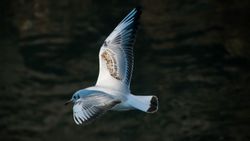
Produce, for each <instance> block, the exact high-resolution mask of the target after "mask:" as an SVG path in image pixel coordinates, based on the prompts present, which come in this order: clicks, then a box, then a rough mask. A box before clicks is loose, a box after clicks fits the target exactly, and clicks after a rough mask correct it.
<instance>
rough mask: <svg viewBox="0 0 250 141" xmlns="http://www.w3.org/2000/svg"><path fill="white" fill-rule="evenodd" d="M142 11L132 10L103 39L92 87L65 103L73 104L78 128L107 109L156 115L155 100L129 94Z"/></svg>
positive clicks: (154, 98) (156, 99) (138, 8)
mask: <svg viewBox="0 0 250 141" xmlns="http://www.w3.org/2000/svg"><path fill="white" fill-rule="evenodd" d="M140 15H141V8H140V7H136V8H134V9H133V10H132V11H131V12H130V13H129V14H128V15H127V16H126V17H125V18H124V19H123V20H122V21H121V22H120V23H119V24H118V25H117V27H116V28H115V29H114V30H113V32H111V34H110V35H109V36H108V37H107V38H106V40H105V41H104V43H103V45H102V46H101V49H100V52H99V75H98V79H97V82H96V84H95V86H91V87H88V88H85V89H81V90H78V91H76V92H75V93H74V94H73V96H72V98H71V99H70V100H69V101H67V102H66V103H65V105H67V104H68V103H73V104H74V105H73V119H74V121H75V123H76V124H77V125H81V124H82V125H84V124H88V123H90V122H91V121H93V120H95V119H96V118H97V117H100V116H101V115H103V114H104V113H106V112H107V111H109V110H114V111H125V110H140V111H143V112H146V113H155V112H156V111H157V110H158V98H157V97H156V96H154V95H151V96H143V95H140V96H139V95H134V94H132V93H131V92H130V81H131V77H132V72H133V63H134V57H133V45H134V42H135V37H136V32H137V28H138V20H139V17H140Z"/></svg>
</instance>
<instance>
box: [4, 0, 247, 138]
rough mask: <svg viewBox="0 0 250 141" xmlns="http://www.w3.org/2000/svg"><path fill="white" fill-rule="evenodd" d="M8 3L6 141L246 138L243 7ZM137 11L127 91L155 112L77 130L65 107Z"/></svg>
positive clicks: (91, 80) (120, 115)
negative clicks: (155, 101) (149, 99)
mask: <svg viewBox="0 0 250 141" xmlns="http://www.w3.org/2000/svg"><path fill="white" fill-rule="evenodd" d="M2 4H3V5H4V6H1V9H2V11H3V13H2V14H1V19H4V20H3V22H2V23H1V39H0V46H1V51H0V66H1V69H0V70H1V71H0V78H1V82H0V140H1V141H10V140H11V141H12V140H18V141H19V140H20V141H24V140H25V141H26V140H27V141H39V140H52V141H57V140H58V141H62V140H65V141H66V140H86V141H95V140H100V141H104V140H107V141H127V140H130V141H132V140H134V141H140V140H141V141H247V140H250V135H249V131H250V102H249V101H250V96H249V91H250V71H249V65H250V61H249V55H250V49H249V45H250V44H249V40H248V39H249V37H250V36H248V35H249V28H248V26H247V25H248V24H247V23H249V22H248V21H247V20H246V18H247V17H248V16H247V12H248V9H249V5H248V3H247V1H242V2H241V4H239V3H238V2H236V1H234V0H230V1H228V2H225V3H222V2H218V1H215V0H212V1H209V2H208V1H193V0H188V1H186V2H181V1H160V0H157V1H135V2H134V1H114V0H113V1H110V2H107V1H103V2H93V1H90V0H89V1H88V0H82V1H80V0H75V1H69V0H61V1H53V2H51V1H48V0H44V1H36V2H35V1H33V2H28V1H26V0H17V1H16V2H15V3H14V2H10V1H7V0H4V1H2ZM138 4H139V5H142V7H143V14H142V17H141V25H140V29H139V32H138V34H137V35H138V36H137V42H136V45H135V68H134V73H133V79H132V85H131V89H132V92H133V93H134V94H141V95H151V94H153V95H157V96H158V97H159V101H160V105H159V111H158V112H157V113H155V114H145V113H143V112H140V111H128V112H113V111H110V112H108V113H107V114H106V115H104V116H103V117H102V118H100V119H98V120H97V121H95V122H93V123H92V124H91V125H87V126H84V127H83V126H77V125H76V124H75V123H74V122H73V119H72V107H71V106H64V102H65V101H66V100H68V99H69V98H70V97H71V95H72V94H73V93H74V92H75V91H76V90H78V89H81V88H84V87H88V86H91V85H93V84H95V81H96V79H97V74H98V52H99V48H100V46H101V44H102V43H103V41H104V39H105V38H106V37H107V36H108V34H109V33H110V32H111V31H112V30H113V28H114V27H115V26H116V25H117V24H118V23H119V22H120V20H121V19H122V18H123V17H124V16H125V15H126V14H127V13H128V12H129V11H130V10H131V9H132V8H133V7H135V6H136V5H138ZM248 13H249V12H248Z"/></svg>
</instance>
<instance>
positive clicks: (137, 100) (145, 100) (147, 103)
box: [128, 94, 158, 113]
mask: <svg viewBox="0 0 250 141" xmlns="http://www.w3.org/2000/svg"><path fill="white" fill-rule="evenodd" d="M128 103H129V104H130V105H131V106H132V107H134V108H135V109H139V110H141V111H144V112H147V113H154V112H156V111H157V110H158V98H157V97H156V96H136V95H132V94H131V95H129V97H128Z"/></svg>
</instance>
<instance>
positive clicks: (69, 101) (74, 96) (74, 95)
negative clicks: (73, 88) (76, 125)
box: [65, 92, 80, 105]
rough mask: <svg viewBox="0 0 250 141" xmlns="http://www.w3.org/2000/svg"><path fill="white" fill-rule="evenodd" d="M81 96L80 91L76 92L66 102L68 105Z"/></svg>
mask: <svg viewBox="0 0 250 141" xmlns="http://www.w3.org/2000/svg"><path fill="white" fill-rule="evenodd" d="M79 98H80V94H79V93H78V92H76V93H74V94H73V96H72V98H71V99H70V100H68V101H67V102H65V105H68V104H69V103H75V102H76V101H77V100H78V99H79Z"/></svg>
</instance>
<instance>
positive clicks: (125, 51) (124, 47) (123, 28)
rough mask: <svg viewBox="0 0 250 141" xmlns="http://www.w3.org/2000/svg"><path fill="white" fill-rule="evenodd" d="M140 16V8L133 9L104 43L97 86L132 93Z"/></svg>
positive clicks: (100, 54)
mask: <svg viewBox="0 0 250 141" xmlns="http://www.w3.org/2000/svg"><path fill="white" fill-rule="evenodd" d="M140 14H141V10H140V8H135V9H133V10H132V11H131V12H130V13H129V14H128V15H127V16H126V17H125V18H124V19H123V20H122V21H121V22H120V23H119V24H118V26H117V27H116V28H115V29H114V31H113V32H112V33H111V34H110V35H109V36H108V38H107V39H106V40H105V41H104V43H103V45H102V47H101V49H100V52H99V67H100V68H99V76H98V80H97V83H96V85H97V86H102V87H106V88H111V89H116V90H123V91H130V81H131V77H132V72H133V63H134V57H133V45H134V42H135V36H136V31H137V27H138V19H139V17H140Z"/></svg>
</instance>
